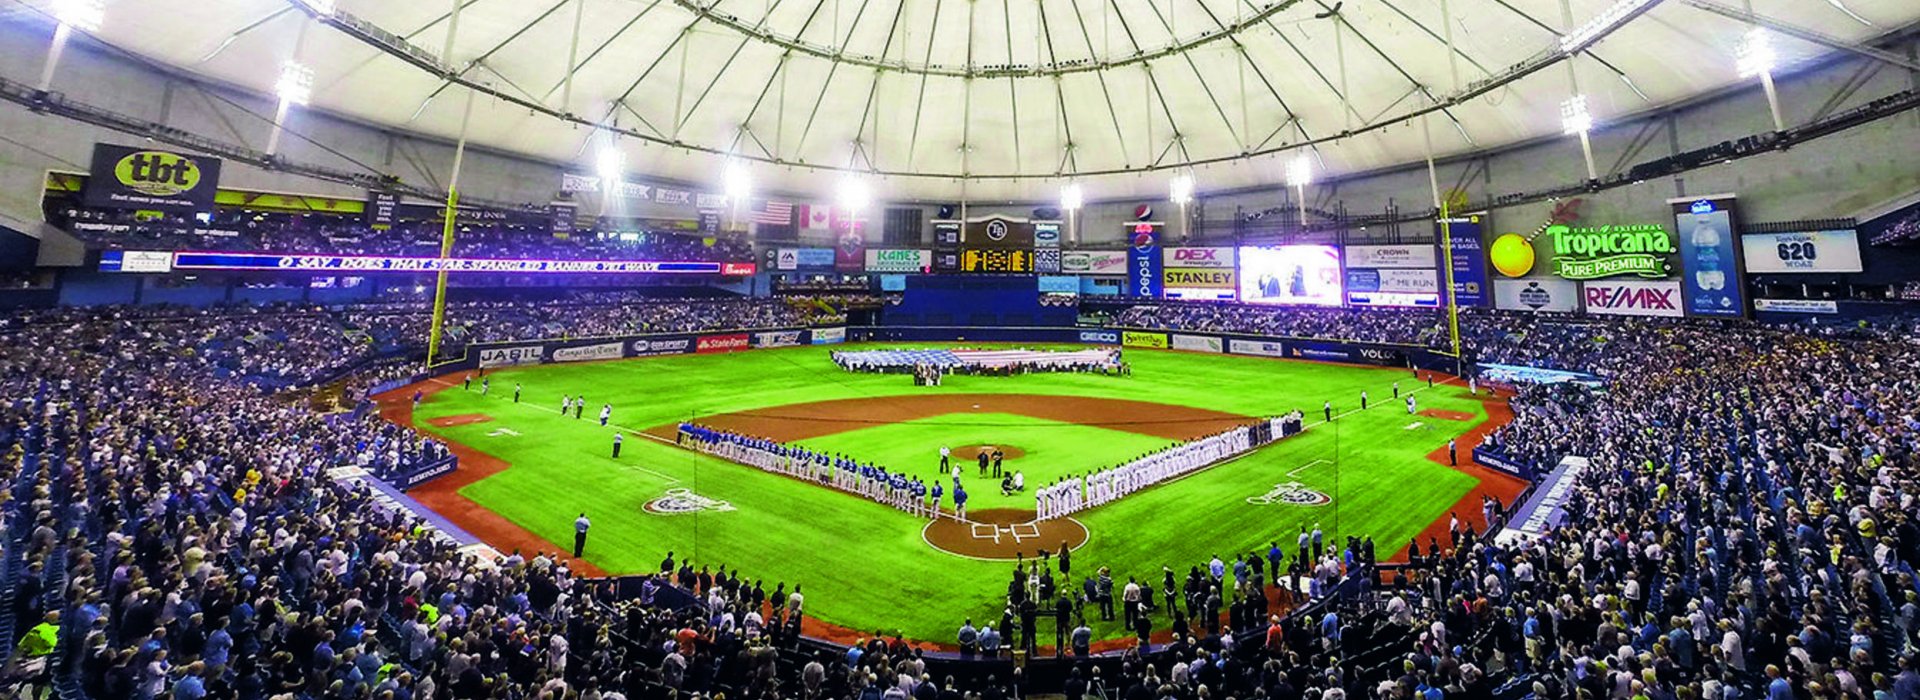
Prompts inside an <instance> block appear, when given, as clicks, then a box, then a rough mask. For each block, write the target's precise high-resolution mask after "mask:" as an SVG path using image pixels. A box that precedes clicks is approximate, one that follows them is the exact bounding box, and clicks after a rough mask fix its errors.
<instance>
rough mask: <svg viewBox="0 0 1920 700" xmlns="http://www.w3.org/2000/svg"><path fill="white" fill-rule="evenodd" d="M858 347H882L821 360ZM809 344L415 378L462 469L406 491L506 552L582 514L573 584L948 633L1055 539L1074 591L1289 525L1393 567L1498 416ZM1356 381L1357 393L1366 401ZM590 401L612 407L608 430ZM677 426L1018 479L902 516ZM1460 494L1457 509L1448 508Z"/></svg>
mask: <svg viewBox="0 0 1920 700" xmlns="http://www.w3.org/2000/svg"><path fill="white" fill-rule="evenodd" d="M937 346H938V344H913V345H912V347H916V348H918V347H937ZM862 347H868V348H878V347H881V346H861V345H845V346H835V348H836V349H859V348H862ZM887 347H900V346H897V345H895V346H887ZM828 352H829V350H828V349H826V348H823V347H798V348H784V349H772V350H755V351H750V352H740V353H733V354H713V355H675V356H667V357H657V358H646V359H634V360H622V361H611V362H597V363H575V364H557V365H544V366H535V367H524V368H512V369H501V370H496V371H493V372H490V373H489V375H488V376H489V377H490V378H491V387H490V389H489V390H488V391H487V392H486V393H485V394H484V395H483V394H482V393H481V387H480V383H479V382H477V381H476V382H474V384H473V386H472V387H471V388H463V386H462V385H461V383H460V382H459V378H458V377H451V378H442V379H439V380H433V386H432V387H430V388H433V389H438V390H437V391H434V392H433V393H431V394H430V395H428V396H427V398H426V400H425V401H424V402H423V403H422V404H421V405H420V406H418V407H417V408H416V409H414V410H413V411H412V412H411V416H406V415H405V412H404V411H401V412H400V415H398V416H397V418H398V419H399V420H407V421H411V422H412V423H413V424H414V425H415V426H417V427H418V428H419V429H421V430H425V431H428V432H431V433H433V434H436V435H439V436H440V437H442V438H444V439H446V440H448V441H450V442H453V443H456V444H457V445H459V446H461V447H460V449H459V451H460V452H461V453H462V457H463V459H462V466H461V470H460V471H459V472H457V473H456V474H455V475H452V476H449V477H444V478H442V479H441V480H439V481H435V482H431V483H429V484H427V485H426V486H424V487H422V488H420V489H416V490H415V491H414V492H413V493H414V494H415V495H416V497H418V498H420V500H421V501H422V502H424V503H427V504H428V505H429V506H431V507H434V508H435V509H436V510H439V511H440V512H442V513H443V514H446V515H447V516H448V517H450V518H451V519H453V520H454V521H455V522H456V523H459V524H461V525H462V526H463V527H466V528H468V529H470V530H473V531H474V532H475V533H476V534H478V535H480V536H481V537H483V538H485V539H487V540H488V541H489V542H490V543H492V544H494V545H496V546H498V547H501V548H502V549H508V548H513V547H521V548H544V549H546V550H547V551H554V550H562V551H567V550H571V548H572V542H573V522H574V518H575V517H577V516H578V515H579V514H581V513H582V512H584V513H586V514H587V515H588V516H589V517H591V518H592V520H593V529H592V534H591V539H590V542H589V544H588V546H587V550H586V554H585V557H584V558H585V559H586V560H587V563H588V566H586V567H583V568H586V569H588V570H589V571H593V570H597V571H601V572H606V573H611V574H630V573H643V572H651V571H654V570H657V568H658V566H659V562H660V560H661V559H662V558H663V557H664V556H666V555H667V553H668V552H669V551H672V552H673V553H674V556H676V557H677V558H686V557H692V560H693V562H694V564H695V566H696V567H699V566H722V565H724V566H726V567H728V568H730V569H731V568H737V569H738V570H739V571H742V572H744V573H745V574H746V575H748V576H749V577H755V578H761V579H764V580H765V585H766V588H767V590H768V591H769V592H771V591H772V590H773V587H774V585H775V584H776V583H779V582H784V583H786V584H787V587H788V589H792V587H793V586H795V585H796V584H798V585H803V586H804V589H803V590H804V592H805V593H806V594H807V596H808V605H807V612H808V614H809V615H810V616H812V617H814V618H816V619H818V620H820V621H823V622H824V623H827V624H828V626H833V627H836V631H837V632H838V633H840V634H854V633H870V632H871V631H873V630H874V629H875V628H876V627H877V626H884V629H885V631H886V632H888V633H893V632H894V631H896V630H897V631H900V632H902V633H904V634H905V635H906V636H908V637H910V638H914V639H920V640H926V641H932V642H951V641H952V637H953V633H954V630H955V629H957V628H958V627H959V626H960V624H961V622H962V620H963V619H964V618H968V617H971V618H973V619H974V620H975V621H976V623H977V622H981V621H985V620H997V619H998V618H999V615H1000V610H1001V601H1003V600H1004V596H1005V590H1006V582H1007V579H1008V576H1009V573H1010V571H1011V570H1012V568H1013V558H1014V557H1016V556H1021V555H1026V556H1031V555H1032V554H1033V553H1034V552H1036V551H1038V550H1041V549H1047V550H1056V549H1058V547H1059V546H1060V544H1061V542H1060V541H1059V540H1062V539H1072V540H1073V542H1069V546H1072V547H1075V550H1074V574H1075V578H1079V577H1081V576H1085V575H1087V574H1088V573H1091V572H1092V571H1094V569H1095V568H1096V567H1099V566H1108V567H1111V568H1112V571H1113V572H1114V575H1115V578H1116V580H1118V581H1120V582H1122V583H1124V582H1125V580H1126V578H1127V577H1128V576H1138V577H1141V578H1142V580H1143V581H1144V580H1146V579H1149V578H1150V579H1152V580H1155V581H1157V580H1158V579H1159V577H1160V572H1161V567H1163V566H1168V567H1173V568H1174V569H1175V570H1176V571H1179V572H1183V573H1184V572H1185V570H1186V569H1187V567H1189V566H1192V565H1195V564H1200V565H1203V566H1204V563H1205V562H1206V561H1207V560H1208V559H1210V558H1212V557H1213V556H1215V555H1219V556H1220V557H1222V558H1231V557H1233V556H1235V555H1242V554H1245V553H1246V552H1250V551H1256V550H1257V551H1261V552H1264V551H1265V550H1266V547H1267V545H1268V543H1269V542H1272V541H1276V540H1277V541H1280V542H1281V543H1282V545H1283V546H1284V547H1285V548H1286V549H1287V550H1288V551H1289V552H1291V550H1292V542H1293V540H1294V538H1295V537H1296V536H1297V534H1298V533H1299V531H1300V528H1302V527H1306V528H1312V527H1315V526H1316V525H1318V526H1319V527H1321V528H1323V529H1324V530H1326V532H1327V534H1328V538H1329V540H1330V541H1339V540H1340V538H1342V537H1344V536H1346V535H1349V534H1351V535H1356V536H1362V535H1364V536H1371V537H1373V538H1374V540H1375V541H1376V543H1377V547H1378V550H1379V553H1380V555H1381V556H1382V557H1383V558H1387V557H1390V556H1391V555H1392V554H1393V553H1395V552H1398V551H1400V550H1401V549H1402V548H1403V547H1404V545H1405V544H1406V542H1407V541H1408V539H1409V538H1410V537H1413V536H1415V535H1417V534H1420V533H1422V532H1423V531H1426V530H1427V529H1428V528H1429V526H1431V525H1433V524H1435V523H1436V521H1442V523H1441V524H1442V526H1444V521H1445V520H1446V518H1447V514H1448V512H1449V511H1450V510H1453V509H1456V508H1458V509H1459V510H1460V511H1461V512H1462V515H1463V517H1465V515H1466V513H1467V512H1468V511H1471V512H1472V513H1474V514H1475V515H1477V514H1478V505H1477V500H1471V499H1474V498H1477V493H1479V492H1480V491H1477V490H1476V487H1480V486H1482V484H1481V482H1482V479H1483V478H1484V477H1485V473H1484V470H1480V469H1472V468H1469V469H1454V468H1450V467H1449V466H1448V465H1447V453H1446V444H1447V441H1448V440H1449V439H1452V438H1456V437H1461V438H1462V439H1461V446H1460V452H1461V454H1462V461H1463V462H1464V461H1465V456H1466V454H1467V453H1468V452H1469V449H1468V448H1469V447H1470V445H1471V444H1474V442H1476V441H1477V437H1478V435H1479V434H1481V433H1483V432H1484V431H1485V430H1486V429H1487V428H1489V427H1490V423H1489V420H1488V411H1489V408H1496V409H1497V407H1498V405H1497V404H1496V403H1489V402H1486V401H1484V399H1485V397H1484V396H1482V397H1478V398H1476V397H1471V396H1469V395H1468V393H1467V390H1466V388H1465V387H1463V386H1459V385H1457V384H1449V383H1446V382H1442V383H1440V384H1439V385H1437V386H1434V387H1432V388H1429V387H1428V384H1427V381H1425V380H1424V379H1419V380H1416V379H1415V378H1414V375H1413V374H1412V373H1411V372H1410V371H1409V370H1405V369H1387V368H1370V367H1358V366H1345V365H1331V364H1320V363H1310V362H1299V361H1290V360H1275V359H1266V358H1253V357H1240V356H1230V355H1214V354H1199V353H1182V352H1171V351H1154V350H1138V349H1128V350H1126V359H1127V361H1128V362H1129V363H1130V364H1132V366H1133V372H1132V374H1131V376H1124V377H1123V376H1102V375H1093V374H1032V375H1023V376H1014V377H979V376H952V377H949V378H947V380H946V381H945V383H944V385H942V386H939V387H917V386H913V384H912V382H911V381H910V380H909V378H908V377H906V376H904V375H878V374H854V373H849V372H845V371H843V370H841V369H840V368H839V367H837V366H835V365H834V364H833V363H832V362H831V361H829V359H828ZM1396 382H1397V383H1398V384H1399V389H1400V391H1401V392H1402V393H1403V394H1405V393H1406V392H1413V393H1414V395H1415V396H1416V398H1417V401H1418V409H1419V410H1418V412H1417V413H1414V414H1409V413H1408V411H1407V409H1406V406H1405V403H1404V402H1403V401H1398V400H1394V399H1393V398H1392V395H1393V392H1394V384H1395V383H1396ZM516 385H519V387H520V398H519V401H518V402H515V401H514V400H513V395H514V389H515V386H516ZM1362 391H1365V392H1367V393H1368V394H1370V396H1371V399H1372V400H1371V402H1370V405H1369V408H1368V409H1367V410H1364V411H1363V410H1360V406H1359V397H1360V394H1361V392H1362ZM563 395H564V396H584V398H585V405H586V409H585V411H584V412H583V415H582V416H581V417H578V418H576V417H574V416H572V415H565V416H563V415H562V414H561V413H560V406H561V399H562V396H563ZM1325 401H1332V402H1333V405H1334V412H1335V414H1336V419H1335V420H1334V421H1332V422H1331V423H1325V422H1323V415H1322V409H1321V406H1322V403H1323V402H1325ZM602 405H611V407H612V417H611V420H610V421H609V425H608V426H606V427H602V426H601V425H600V422H599V420H598V414H599V412H600V409H601V406H602ZM1295 409H1298V410H1301V411H1303V412H1304V413H1305V414H1306V423H1307V425H1308V426H1309V427H1308V429H1307V431H1306V432H1305V433H1303V434H1301V435H1297V436H1294V437H1291V438H1287V439H1285V440H1282V441H1280V442H1278V443H1275V444H1273V445H1271V446H1269V447H1266V448H1263V449H1260V450H1257V451H1255V452H1253V453H1251V454H1248V455H1246V456H1243V457H1241V458H1239V459H1236V460H1233V461H1230V462H1227V463H1224V464H1220V465H1217V466H1214V467H1212V468H1209V469H1207V470H1204V471H1201V472H1197V473H1193V474H1189V475H1187V476H1185V477H1184V478H1180V479H1178V480H1176V481H1172V482H1169V483H1163V484H1160V485H1157V486H1153V487H1151V488H1148V489H1146V490H1143V491H1141V492H1139V493H1136V494H1133V495H1132V496H1130V497H1128V498H1125V499H1123V500H1120V501H1117V502H1114V503H1110V504H1107V505H1105V506H1102V507H1099V508H1095V509H1092V510H1088V511H1083V512H1081V513H1078V514H1076V515H1075V516H1074V518H1073V520H1072V521H1071V522H1065V523H1060V524H1058V525H1057V526H1055V527H1051V528H1049V529H1046V530H1044V531H1042V530H1040V529H1036V528H1032V527H1024V526H1022V523H1024V522H1025V521H1027V520H1030V519H1031V511H1032V510H1033V508H1034V502H1033V497H1032V490H1033V489H1034V488H1036V487H1039V486H1043V485H1046V484H1048V483H1051V482H1052V481H1054V480H1055V479H1056V478H1059V477H1062V476H1066V475H1069V474H1084V473H1086V472H1088V471H1091V470H1094V469H1098V468H1102V467H1107V466H1112V465H1115V464H1119V463H1122V462H1125V461H1127V460H1129V459H1132V458H1134V457H1136V456H1139V455H1141V454H1143V453H1146V452H1150V451H1153V450H1156V449H1159V448H1162V447H1165V446H1167V445H1169V444H1171V443H1173V442H1174V441H1176V440H1182V439H1190V438H1194V437H1199V436H1203V435H1207V434H1212V433H1215V432H1219V431H1221V430H1225V429H1228V428H1231V427H1233V426H1235V425H1239V424H1244V423H1247V422H1251V421H1252V420H1254V419H1255V418H1260V417H1267V416H1274V415H1279V414H1282V413H1285V412H1288V411H1292V410H1295ZM1498 412H1500V411H1496V413H1498ZM389 415H390V416H391V415H394V414H391V413H390V414H389ZM687 420H694V421H698V422H701V423H703V424H707V425H711V426H716V427H721V428H725V429H729V430H734V431H737V432H741V433H747V434H752V435H757V436H762V437H767V438H772V439H777V440H782V441H788V442H797V443H800V444H803V445H807V446H809V447H812V448H815V449H818V450H824V451H827V452H832V453H842V454H845V455H848V456H850V457H853V458H856V459H859V460H861V461H863V462H873V463H877V464H880V465H882V466H885V467H888V468H889V469H890V470H894V471H903V472H905V473H907V474H910V475H917V476H919V477H921V478H922V479H924V480H929V481H931V480H932V479H934V478H936V475H937V472H938V467H939V449H940V448H941V447H942V446H946V447H949V448H952V449H953V450H955V452H956V459H957V460H958V459H959V457H961V456H964V455H970V454H971V450H973V449H979V448H982V447H992V448H994V449H998V450H1000V451H1001V452H1002V454H1003V455H1005V469H1007V470H1009V471H1012V470H1018V471H1020V472H1022V473H1023V475H1024V476H1025V479H1026V484H1027V487H1028V488H1027V492H1026V493H1015V494H1011V495H1002V494H1001V493H1000V488H999V480H997V479H992V478H990V477H984V476H979V475H978V474H977V470H976V468H975V466H974V464H973V463H972V461H971V460H959V461H960V462H961V463H962V464H963V465H964V470H963V473H964V476H963V477H962V479H963V483H964V484H965V486H966V489H967V490H968V492H969V494H970V495H971V496H972V499H971V501H970V502H969V504H968V505H969V511H970V513H969V515H970V516H972V517H971V519H972V520H974V521H978V523H979V524H973V523H958V522H955V521H951V520H943V521H942V524H941V526H939V527H933V528H929V527H928V520H927V519H926V518H924V517H919V516H914V515H909V514H907V513H904V512H901V511H898V510H895V509H892V508H890V507H887V506H884V505H880V504H877V503H873V502H870V501H867V500H864V499H862V498H860V497H857V496H854V495H850V494H847V493H843V492H840V491H836V490H833V489H830V488H827V487H823V486H820V485H816V484H812V483H807V482H804V481H800V480H796V479H793V478H789V477H787V476H783V475H778V474H773V473H768V472H763V471H761V470H759V469H756V468H752V467H747V466H742V465H738V464H734V463H730V462H727V461H724V460H720V459H717V458H714V457H709V456H706V455H701V454H696V453H693V452H691V451H688V450H685V449H682V448H680V447H678V446H676V445H674V444H672V442H671V436H672V434H673V426H674V425H675V424H677V423H678V422H680V421H687ZM616 433H619V434H621V435H622V436H623V440H624V444H623V446H622V450H621V453H620V456H619V457H618V458H617V459H616V458H614V457H612V456H611V453H612V445H613V439H614V435H615V434H616ZM1463 499H1465V500H1469V501H1470V503H1471V505H1465V504H1463V505H1460V506H1456V503H1459V502H1462V501H1463ZM949 505H950V501H949ZM1062 532H1064V533H1066V534H1061V533H1062ZM1090 621H1091V620H1090ZM1092 623H1093V625H1094V627H1095V629H1096V631H1097V632H1098V636H1099V637H1101V638H1110V637H1116V636H1121V635H1123V634H1124V632H1122V631H1121V630H1120V629H1119V628H1118V623H1117V622H1113V623H1101V622H1097V621H1092ZM1043 631H1044V633H1045V634H1047V635H1048V636H1049V637H1050V636H1051V635H1050V626H1043Z"/></svg>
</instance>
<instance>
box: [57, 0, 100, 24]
mask: <svg viewBox="0 0 1920 700" xmlns="http://www.w3.org/2000/svg"><path fill="white" fill-rule="evenodd" d="M53 17H54V19H56V20H59V21H60V23H61V24H63V25H66V26H68V27H72V28H74V29H78V30H80V31H83V32H97V31H100V25H101V24H104V23H106V21H107V3H106V0H55V2H54V3H53Z"/></svg>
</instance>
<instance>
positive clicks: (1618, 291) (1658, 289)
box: [1580, 282, 1685, 317]
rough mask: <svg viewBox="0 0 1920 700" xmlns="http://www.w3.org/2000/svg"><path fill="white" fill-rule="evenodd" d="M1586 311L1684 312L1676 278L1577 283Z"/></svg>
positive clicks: (1632, 313) (1627, 313) (1625, 313)
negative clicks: (1650, 280) (1659, 280)
mask: <svg viewBox="0 0 1920 700" xmlns="http://www.w3.org/2000/svg"><path fill="white" fill-rule="evenodd" d="M1580 287H1581V289H1580V300H1581V301H1582V302H1584V303H1585V305H1586V307H1587V313H1590V314H1605V315H1610V316H1672V317H1679V316H1683V315H1685V311H1684V310H1683V307H1682V306H1681V305H1680V283H1679V282H1587V283H1584V284H1582V285H1580Z"/></svg>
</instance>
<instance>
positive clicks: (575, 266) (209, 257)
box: [173, 251, 831, 275]
mask: <svg viewBox="0 0 1920 700" xmlns="http://www.w3.org/2000/svg"><path fill="white" fill-rule="evenodd" d="M830 252H831V251H829V253H830ZM173 266H174V267H175V268H178V269H185V270H279V271H285V272H439V271H441V270H445V271H447V272H510V273H527V274H544V273H561V272H595V273H648V274H684V275H692V274H700V275H720V274H725V275H751V274H753V269H754V268H753V264H752V263H717V262H653V261H647V260H507V259H499V258H435V257H405V256H388V255H289V254H281V253H218V252H204V251H181V252H179V253H175V254H174V256H173Z"/></svg>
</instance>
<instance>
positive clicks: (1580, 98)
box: [1560, 95, 1593, 136]
mask: <svg viewBox="0 0 1920 700" xmlns="http://www.w3.org/2000/svg"><path fill="white" fill-rule="evenodd" d="M1560 128H1561V129H1562V130H1563V131H1564V132H1566V134H1567V135H1568V136H1577V135H1580V134H1585V133H1587V132H1589V131H1592V130H1593V113H1592V112H1589V111H1587V96H1586V95H1574V96H1572V97H1569V98H1567V99H1566V101H1564V102H1561V103H1560Z"/></svg>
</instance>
